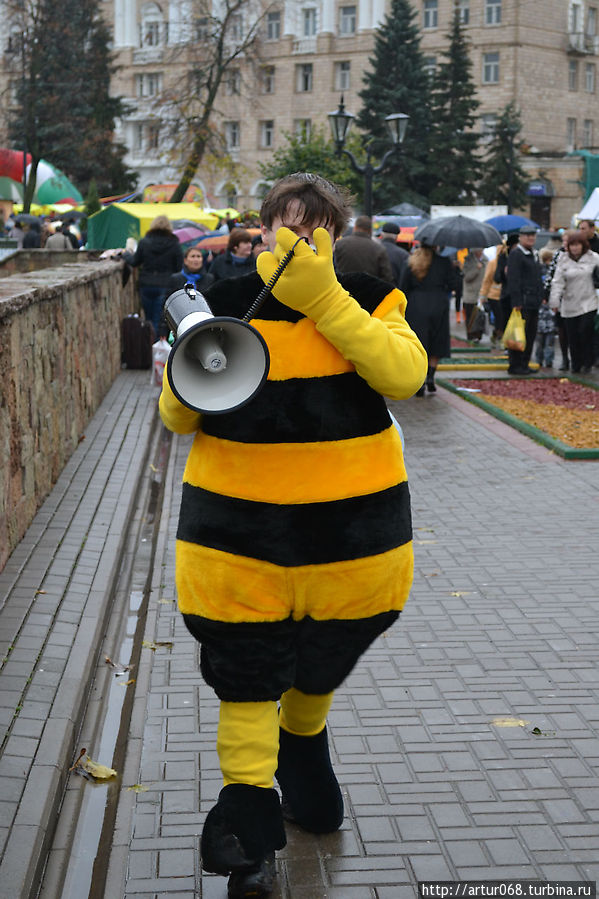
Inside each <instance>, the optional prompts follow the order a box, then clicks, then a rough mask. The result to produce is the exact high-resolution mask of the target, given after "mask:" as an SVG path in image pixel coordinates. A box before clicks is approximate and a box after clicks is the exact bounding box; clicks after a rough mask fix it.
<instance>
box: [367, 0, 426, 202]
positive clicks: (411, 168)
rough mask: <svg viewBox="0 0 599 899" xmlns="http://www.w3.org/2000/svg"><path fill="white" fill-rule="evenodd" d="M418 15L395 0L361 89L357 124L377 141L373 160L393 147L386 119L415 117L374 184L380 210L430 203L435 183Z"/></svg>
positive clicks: (409, 5)
mask: <svg viewBox="0 0 599 899" xmlns="http://www.w3.org/2000/svg"><path fill="white" fill-rule="evenodd" d="M416 15H417V13H416V11H415V10H414V8H413V4H412V3H410V2H409V0H391V6H390V9H389V13H388V15H387V16H386V18H385V20H384V22H383V24H382V25H381V27H380V28H379V29H377V32H376V35H375V44H374V55H373V56H372V57H371V58H370V60H369V63H370V69H369V70H368V71H366V72H365V74H364V88H363V90H361V91H360V98H361V100H362V102H363V107H362V109H361V110H360V112H359V114H358V117H357V124H358V126H359V128H360V129H361V130H362V132H363V133H364V135H366V138H365V139H366V140H368V139H370V138H372V143H371V151H372V154H373V162H376V161H377V160H379V159H382V157H383V155H384V154H385V152H386V151H387V150H388V149H389V147H390V141H389V135H388V132H387V126H386V125H385V121H384V119H385V116H387V115H390V114H391V113H394V112H403V113H406V114H407V115H409V116H410V119H409V122H408V128H407V131H406V136H405V139H404V142H403V144H402V147H401V151H400V152H398V153H397V154H396V155H395V157H394V158H393V159H392V160H391V161H390V162H389V163H388V164H387V166H386V167H385V170H384V172H383V173H381V175H379V176H378V178H376V179H375V181H374V186H373V194H374V208H375V209H377V208H379V209H380V208H383V207H384V206H389V205H393V204H396V203H399V202H401V201H404V200H405V201H409V202H415V203H417V204H418V205H419V206H422V205H423V203H424V204H425V205H426V202H427V199H426V198H427V197H428V194H429V190H430V187H431V184H432V183H434V176H433V174H432V172H431V167H430V163H429V150H430V141H431V127H432V119H431V112H430V94H429V78H428V75H427V72H426V69H425V64H424V55H423V53H422V50H421V49H420V32H419V29H418V26H417V25H416V24H415V22H414V19H415V18H416ZM358 161H361V160H358Z"/></svg>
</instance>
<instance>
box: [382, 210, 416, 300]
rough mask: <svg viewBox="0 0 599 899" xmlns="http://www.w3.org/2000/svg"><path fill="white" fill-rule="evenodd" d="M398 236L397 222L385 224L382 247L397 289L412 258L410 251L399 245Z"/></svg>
mask: <svg viewBox="0 0 599 899" xmlns="http://www.w3.org/2000/svg"><path fill="white" fill-rule="evenodd" d="M398 234H399V225H396V224H395V222H385V224H384V225H383V227H382V229H381V246H382V247H383V248H384V250H385V252H386V253H387V256H388V257H389V262H390V264H391V272H392V274H393V284H395V286H396V287H399V283H400V281H401V276H402V273H403V270H404V268H405V267H406V265H407V264H408V259H409V258H410V254H409V253H408V251H407V250H404V248H403V247H399V246H398V245H397V235H398Z"/></svg>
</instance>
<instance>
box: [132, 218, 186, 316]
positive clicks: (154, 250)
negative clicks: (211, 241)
mask: <svg viewBox="0 0 599 899" xmlns="http://www.w3.org/2000/svg"><path fill="white" fill-rule="evenodd" d="M123 258H124V259H125V261H126V262H128V263H129V265H132V266H133V267H134V268H136V267H137V266H139V295H140V298H141V304H142V306H143V310H144V314H145V317H146V320H147V321H150V322H152V324H153V325H154V329H155V331H156V333H158V328H159V326H160V320H161V318H162V307H163V305H164V301H165V299H166V295H167V292H168V288H169V279H170V276H171V275H173V274H174V273H175V272H179V271H181V268H182V267H183V250H182V248H181V244H180V243H179V241H178V239H177V237H176V236H175V235H174V234H173V228H172V225H171V223H170V221H169V220H168V218H167V217H166V216H165V215H159V216H157V217H156V218H155V219H154V221H153V222H152V224H151V225H150V227H149V229H148V231H147V232H146V235H145V237H142V239H141V240H140V242H139V243H138V245H137V249H136V251H135V253H134V254H129V253H125V254H123Z"/></svg>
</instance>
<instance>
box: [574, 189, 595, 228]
mask: <svg viewBox="0 0 599 899" xmlns="http://www.w3.org/2000/svg"><path fill="white" fill-rule="evenodd" d="M574 218H575V219H576V221H578V222H579V221H580V220H581V219H592V220H593V221H594V222H596V221H597V220H598V219H599V187H596V188H595V189H594V190H593V193H592V194H591V196H590V197H589V198H588V200H587V201H586V203H585V204H584V206H583V207H582V209H581V210H580V212H579V213H578V215H575V216H574Z"/></svg>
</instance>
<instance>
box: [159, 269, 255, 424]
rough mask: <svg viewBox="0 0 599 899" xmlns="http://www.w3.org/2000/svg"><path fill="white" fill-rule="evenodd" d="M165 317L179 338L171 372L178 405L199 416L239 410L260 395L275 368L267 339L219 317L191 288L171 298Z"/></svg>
mask: <svg viewBox="0 0 599 899" xmlns="http://www.w3.org/2000/svg"><path fill="white" fill-rule="evenodd" d="M164 316H165V318H166V321H167V323H168V325H169V327H170V328H171V330H172V331H173V333H174V334H175V335H176V340H175V342H174V344H173V346H172V348H171V351H170V354H169V357H168V361H167V363H166V372H167V378H168V382H169V384H170V387H171V390H172V391H173V393H174V394H175V396H176V397H177V399H178V400H179V401H180V402H181V403H183V405H184V406H187V407H188V408H189V409H193V410H194V411H196V412H203V413H208V414H210V413H212V414H218V413H222V412H231V411H233V410H234V409H239V408H240V407H241V406H244V405H245V404H246V403H247V402H249V401H250V400H251V399H252V397H253V396H255V395H256V393H257V392H258V391H259V390H260V388H261V387H262V385H263V384H264V381H265V380H266V376H267V375H268V369H269V367H270V357H269V354H268V347H267V346H266V342H265V341H264V338H263V337H262V335H261V334H260V333H259V332H258V331H257V330H256V329H255V328H253V327H252V326H251V325H250V324H248V323H247V322H245V321H241V319H238V318H232V317H231V318H229V317H228V316H213V314H212V310H211V309H210V306H209V305H208V303H207V302H206V300H205V298H204V297H203V296H202V294H201V293H199V291H196V290H195V288H194V287H193V286H192V285H191V284H186V285H185V287H183V288H182V289H181V290H177V291H175V293H173V294H171V295H170V296H169V297H168V299H167V300H166V302H165V304H164Z"/></svg>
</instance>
